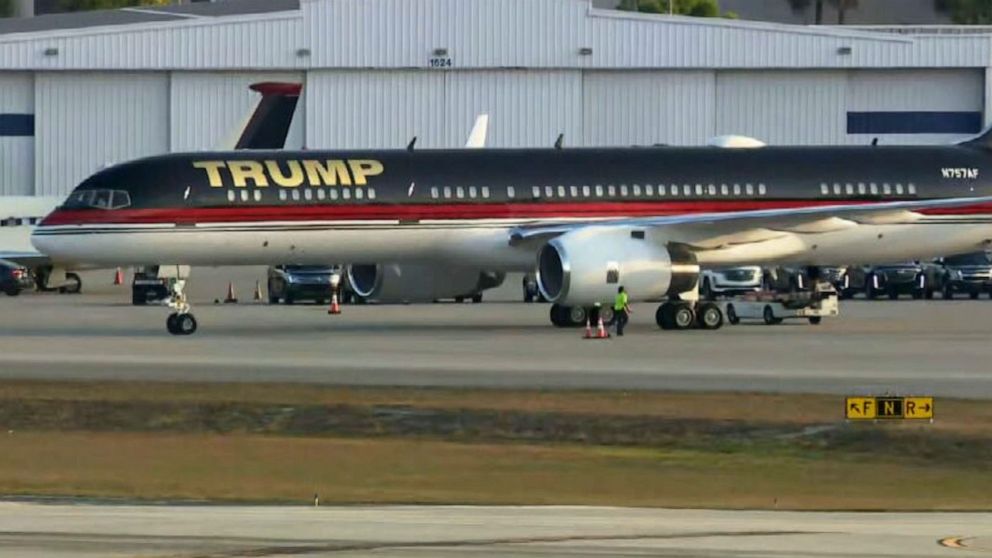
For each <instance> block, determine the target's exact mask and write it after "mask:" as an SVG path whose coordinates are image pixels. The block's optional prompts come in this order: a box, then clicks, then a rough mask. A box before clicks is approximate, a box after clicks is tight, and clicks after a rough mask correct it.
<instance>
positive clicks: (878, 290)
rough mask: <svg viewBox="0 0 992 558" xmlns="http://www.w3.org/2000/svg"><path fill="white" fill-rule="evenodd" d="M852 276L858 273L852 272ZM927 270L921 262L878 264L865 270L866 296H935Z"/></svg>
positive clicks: (918, 297) (864, 287)
mask: <svg viewBox="0 0 992 558" xmlns="http://www.w3.org/2000/svg"><path fill="white" fill-rule="evenodd" d="M851 275H852V278H853V277H856V276H857V275H858V274H857V273H852V274H851ZM931 283H932V282H931V281H930V279H929V277H928V273H927V270H926V269H925V268H924V267H923V266H922V265H920V262H905V263H898V264H888V265H877V266H874V267H871V268H868V269H867V270H865V272H864V281H863V284H862V285H861V287H862V289H863V290H864V293H865V298H868V299H874V298H878V297H879V296H882V295H886V296H888V297H889V298H890V299H892V300H895V299H897V298H899V295H901V294H908V295H912V297H913V298H916V299H920V298H933V285H932V284H931Z"/></svg>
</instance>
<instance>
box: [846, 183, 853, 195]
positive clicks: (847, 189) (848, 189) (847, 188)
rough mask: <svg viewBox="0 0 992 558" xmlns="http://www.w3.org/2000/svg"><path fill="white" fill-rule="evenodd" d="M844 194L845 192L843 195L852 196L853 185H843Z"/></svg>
mask: <svg viewBox="0 0 992 558" xmlns="http://www.w3.org/2000/svg"><path fill="white" fill-rule="evenodd" d="M844 192H845V193H846V194H847V195H849V196H850V195H853V194H854V185H853V184H851V183H850V182H848V183H847V184H845V185H844Z"/></svg>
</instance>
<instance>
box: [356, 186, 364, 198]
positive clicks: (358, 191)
mask: <svg viewBox="0 0 992 558" xmlns="http://www.w3.org/2000/svg"><path fill="white" fill-rule="evenodd" d="M364 197H365V190H364V189H363V188H355V199H356V200H360V199H362V198H364Z"/></svg>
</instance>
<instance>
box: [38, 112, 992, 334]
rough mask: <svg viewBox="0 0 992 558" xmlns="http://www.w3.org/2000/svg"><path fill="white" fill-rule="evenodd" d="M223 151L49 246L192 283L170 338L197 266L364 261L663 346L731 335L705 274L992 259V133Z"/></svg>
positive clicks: (192, 158)
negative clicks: (495, 294)
mask: <svg viewBox="0 0 992 558" xmlns="http://www.w3.org/2000/svg"><path fill="white" fill-rule="evenodd" d="M556 144H557V145H556V146H555V147H553V148H550V147H549V148H547V149H539V148H517V149H477V150H463V149H423V150H420V149H415V148H414V146H413V145H411V146H410V148H408V149H402V150H400V149H397V150H377V149H362V150H348V151H339V150H327V151H325V150H313V151H274V150H262V151H252V152H236V151H214V152H197V153H176V154H169V155H162V156H157V157H148V158H143V159H138V160H135V161H131V162H127V163H123V164H120V165H116V166H114V167H112V168H108V169H105V170H102V171H100V172H98V173H96V174H94V175H93V176H91V177H89V178H87V179H86V180H84V181H83V182H82V183H80V184H79V185H78V186H77V188H76V189H75V190H74V191H73V192H72V193H71V194H70V195H69V197H68V199H67V200H66V201H65V203H64V204H63V205H62V206H60V207H59V208H58V209H56V210H55V211H54V212H52V213H51V214H50V215H48V216H47V217H46V218H45V219H44V221H42V223H41V224H40V225H39V226H38V227H37V228H36V229H35V231H34V234H33V236H32V242H33V243H34V245H35V246H36V247H37V248H38V249H39V250H40V251H42V252H44V253H46V254H49V255H51V256H52V257H53V258H54V259H56V260H58V261H63V262H73V263H90V264H98V265H108V266H109V265H134V264H137V265H141V264H149V263H161V262H168V263H169V264H170V266H171V265H174V266H175V269H176V270H177V274H176V280H175V281H174V282H173V283H172V291H173V292H172V295H171V297H170V299H169V302H168V305H169V307H170V308H171V309H172V312H171V313H170V314H169V317H168V319H167V321H166V327H167V330H168V331H169V332H170V333H172V334H175V335H184V334H191V333H193V332H195V331H196V329H197V324H196V319H195V317H194V316H193V314H192V313H191V311H190V310H191V309H190V306H189V304H188V301H187V300H186V297H185V290H184V289H185V284H186V281H185V279H186V278H187V276H188V273H187V272H186V271H185V270H187V269H188V267H186V266H190V265H192V266H195V265H259V264H261V265H276V264H290V263H296V264H306V263H313V264H320V263H326V262H348V267H347V278H348V281H349V282H350V286H351V287H352V289H353V290H354V291H355V292H356V293H357V294H359V295H360V296H364V297H372V298H376V299H378V300H380V301H390V300H405V301H417V300H425V301H428V300H433V299H437V298H447V297H450V296H452V295H454V294H456V293H459V292H466V291H469V290H471V288H476V287H479V286H480V285H481V286H483V287H484V286H485V285H486V284H487V283H486V282H487V281H488V280H489V279H488V278H490V277H492V275H493V273H505V272H511V271H520V272H533V271H534V270H535V268H536V273H537V279H538V285H539V289H540V290H541V293H542V294H543V295H544V297H545V298H547V299H548V300H549V301H550V302H552V303H553V305H552V306H551V311H550V318H551V322H552V323H553V324H554V325H556V326H573V325H576V324H577V323H581V321H582V320H583V319H584V318H585V317H586V316H587V315H588V312H589V311H590V309H591V308H592V307H593V306H594V305H595V304H597V303H601V302H604V301H610V300H612V297H613V295H614V293H615V292H616V289H617V287H618V286H620V285H623V286H624V287H625V288H626V290H627V292H628V293H629V294H630V300H631V301H657V302H660V303H661V304H660V305H659V306H658V308H657V311H656V313H655V318H656V321H657V323H658V325H659V326H661V328H662V329H675V330H682V329H690V328H699V329H710V330H712V329H717V328H719V327H720V326H721V325H722V323H723V314H722V311H721V309H720V308H719V307H718V306H717V305H716V304H713V303H711V302H706V301H700V300H699V296H698V288H699V285H698V279H699V273H700V272H699V269H700V266H730V265H748V264H791V265H822V266H827V265H846V264H849V263H853V262H874V263H879V262H887V261H893V262H895V261H905V260H909V259H924V258H930V257H934V256H938V255H941V254H953V253H964V252H971V251H976V250H979V249H982V248H983V247H987V246H988V245H989V244H990V241H992V182H990V181H989V179H988V178H987V177H989V176H992V130H989V131H986V132H984V133H982V134H980V135H979V136H977V137H975V138H973V139H971V140H968V141H964V142H962V143H959V144H953V145H946V146H878V145H874V146H835V147H785V146H782V147H777V146H765V145H764V144H762V143H761V142H758V141H756V140H750V139H748V138H742V137H729V138H722V139H720V140H719V141H718V142H716V143H715V144H714V145H709V146H702V147H668V146H660V147H618V148H569V147H564V146H562V145H561V141H560V140H559V141H558V142H556Z"/></svg>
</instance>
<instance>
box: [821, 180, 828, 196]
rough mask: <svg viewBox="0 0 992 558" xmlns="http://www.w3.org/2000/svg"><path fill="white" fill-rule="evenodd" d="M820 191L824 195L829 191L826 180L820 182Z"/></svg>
mask: <svg viewBox="0 0 992 558" xmlns="http://www.w3.org/2000/svg"><path fill="white" fill-rule="evenodd" d="M820 193H821V194H823V195H824V196H826V195H828V194H829V193H830V186H827V183H826V182H821V183H820Z"/></svg>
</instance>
